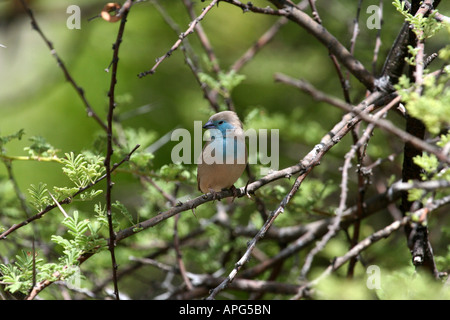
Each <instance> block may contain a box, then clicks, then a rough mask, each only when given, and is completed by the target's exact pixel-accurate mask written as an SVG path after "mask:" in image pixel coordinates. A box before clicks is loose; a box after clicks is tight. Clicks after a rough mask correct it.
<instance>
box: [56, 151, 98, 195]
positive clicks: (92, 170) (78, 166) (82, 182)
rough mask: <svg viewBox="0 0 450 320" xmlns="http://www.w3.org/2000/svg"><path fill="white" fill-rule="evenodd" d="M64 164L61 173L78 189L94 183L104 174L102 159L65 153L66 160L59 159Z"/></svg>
mask: <svg viewBox="0 0 450 320" xmlns="http://www.w3.org/2000/svg"><path fill="white" fill-rule="evenodd" d="M61 161H62V163H63V164H64V167H63V169H62V170H63V172H64V173H65V174H66V175H67V177H69V179H70V181H72V182H73V183H74V184H75V186H76V187H77V188H79V189H81V188H84V187H86V186H88V185H89V184H92V183H94V182H95V181H96V180H97V179H98V178H100V177H101V176H102V175H103V174H104V172H105V167H104V165H103V161H104V158H103V157H100V156H93V155H88V156H86V155H83V154H78V155H77V156H75V155H74V153H73V152H71V153H66V158H63V159H61Z"/></svg>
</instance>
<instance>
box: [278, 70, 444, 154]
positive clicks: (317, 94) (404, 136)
mask: <svg viewBox="0 0 450 320" xmlns="http://www.w3.org/2000/svg"><path fill="white" fill-rule="evenodd" d="M275 80H276V81H280V82H284V83H288V84H290V85H293V86H295V87H297V88H299V89H300V90H302V91H304V92H307V93H309V94H310V95H311V96H312V97H313V98H314V99H316V100H319V101H324V102H327V103H330V104H331V105H334V106H336V107H338V108H341V109H343V110H345V111H347V112H352V106H351V105H349V104H347V103H345V102H343V101H341V100H339V99H337V98H335V97H330V96H329V95H327V94H326V93H323V92H321V91H319V90H317V89H316V88H314V87H313V86H312V85H311V84H309V83H307V82H306V81H304V80H299V79H293V78H291V77H288V76H285V75H282V74H276V75H275ZM358 116H359V117H361V119H362V120H364V121H366V122H369V123H375V124H376V125H377V126H378V127H379V128H381V129H383V130H385V131H387V132H389V133H391V134H393V135H395V136H397V137H398V138H400V139H401V140H402V141H404V142H408V143H410V144H412V145H414V146H415V147H417V148H419V149H421V150H423V151H426V152H429V153H432V154H434V155H435V156H436V157H437V158H438V159H439V160H440V161H442V162H445V163H450V158H449V157H448V156H447V155H446V154H444V153H443V152H442V151H441V149H439V148H437V147H435V146H433V145H431V144H429V143H426V142H425V141H424V140H422V139H419V138H417V137H415V136H413V135H412V134H410V133H408V132H406V131H404V130H401V129H399V128H397V127H396V126H395V125H393V124H392V123H391V122H390V121H387V120H384V119H378V120H373V117H372V116H371V115H369V114H363V113H360V114H358Z"/></svg>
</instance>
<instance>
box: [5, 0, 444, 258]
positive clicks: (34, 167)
mask: <svg viewBox="0 0 450 320" xmlns="http://www.w3.org/2000/svg"><path fill="white" fill-rule="evenodd" d="M14 3H16V4H17V3H18V1H1V2H0V44H3V45H5V46H6V48H0V135H1V136H5V135H9V134H13V133H15V132H17V131H18V130H20V129H25V133H26V135H25V136H24V137H23V138H22V140H21V141H15V142H14V143H10V144H8V145H7V154H8V155H15V156H19V155H27V153H26V151H24V150H23V149H24V148H25V147H27V146H29V145H30V141H29V138H30V137H32V136H42V137H44V138H45V139H46V140H47V141H48V142H49V143H50V144H51V145H53V146H55V147H56V148H57V149H59V150H60V153H59V154H60V155H61V156H62V155H64V153H66V152H71V151H73V152H74V153H79V152H81V151H83V150H87V149H92V148H93V147H94V144H95V142H96V137H97V136H98V135H99V134H101V133H102V130H101V128H100V126H99V125H98V124H97V123H96V122H95V121H94V119H92V118H89V117H88V116H87V113H86V110H85V107H84V105H83V103H82V101H81V99H80V98H79V97H78V95H77V93H76V91H75V90H74V89H73V88H72V86H71V85H70V84H69V83H68V82H67V81H65V79H64V75H63V73H62V71H61V69H60V68H59V67H58V66H57V64H56V61H55V59H54V58H53V57H52V55H51V53H50V51H49V49H48V48H47V46H46V45H45V43H44V42H43V41H42V39H41V38H40V37H39V35H38V34H37V33H36V32H35V31H34V30H32V28H31V25H30V19H29V17H28V16H27V15H26V14H24V12H23V10H20V9H16V7H15V6H14V5H13V4H14ZM159 3H160V4H161V6H162V7H163V8H164V10H165V11H166V13H167V14H169V15H170V16H171V18H172V19H173V20H174V22H175V23H176V24H177V25H178V26H179V28H180V29H181V30H183V31H184V30H186V29H187V28H188V24H189V22H190V21H191V19H189V16H188V15H187V12H186V8H185V6H184V5H183V3H182V2H181V1H175V0H167V1H160V2H159ZM207 3H208V2H200V1H195V11H196V13H197V15H198V14H200V12H201V9H202V8H203V7H204V6H206V5H207ZM253 3H254V5H256V6H261V7H265V6H267V5H268V2H267V1H263V0H255V1H253ZM104 4H105V2H104V1H97V0H85V1H83V0H59V1H50V0H35V1H31V3H30V6H31V8H32V9H33V12H34V14H35V17H36V19H37V21H38V23H39V25H40V27H41V29H42V31H43V32H44V34H45V35H46V36H47V37H48V39H50V40H51V41H52V43H53V45H54V47H55V49H56V51H57V52H58V54H59V56H60V57H61V59H62V60H63V61H64V63H65V65H66V67H67V69H68V70H69V72H70V73H71V75H72V77H73V78H74V80H75V81H76V82H77V84H78V85H79V86H81V87H82V88H83V89H84V91H85V94H86V98H87V99H88V101H89V102H90V104H91V106H92V107H93V108H94V110H95V112H96V113H97V114H98V115H99V116H100V117H101V118H102V119H106V112H107V108H108V98H107V92H108V90H109V85H110V77H111V75H110V73H107V72H105V69H106V68H108V66H109V65H110V62H111V59H112V44H113V43H114V41H115V39H116V35H117V31H118V28H119V23H108V22H106V21H103V20H102V19H100V18H97V19H93V20H91V21H88V19H89V18H92V17H94V16H95V15H97V14H98V13H99V12H100V11H101V9H102V7H103V5H104ZM371 4H375V5H378V4H379V1H364V2H363V5H362V8H361V13H360V20H359V29H360V34H359V36H358V38H357V42H356V46H355V57H356V58H357V59H359V60H360V61H361V62H362V63H363V64H364V65H365V66H366V68H367V69H369V70H372V67H371V63H372V59H373V50H374V45H375V39H376V37H377V33H378V30H376V29H374V30H370V29H368V28H367V26H366V21H367V19H368V18H369V16H370V15H371V14H369V13H367V12H366V9H367V7H368V6H369V5H371ZM383 4H384V8H383V20H384V24H383V26H382V29H381V32H380V37H381V42H382V45H381V48H380V52H379V59H378V61H377V63H376V73H378V72H379V71H380V69H381V67H382V64H383V61H384V58H385V57H386V55H387V52H388V51H389V49H390V47H391V45H392V43H393V41H394V39H395V37H396V35H397V31H398V30H399V28H400V26H401V24H402V22H403V17H402V16H401V15H400V14H399V13H397V12H396V11H395V8H394V7H393V6H392V5H391V3H390V1H384V2H383ZM70 5H78V6H79V7H80V8H81V29H79V30H77V29H73V30H71V29H69V28H67V26H66V22H67V19H68V18H69V16H70V14H69V13H67V12H66V9H67V7H68V6H70ZM19 8H20V6H19ZM317 8H318V10H319V13H320V15H321V19H322V21H323V23H324V26H325V27H326V28H327V29H328V30H329V31H330V32H331V33H332V34H333V35H335V37H336V38H338V39H339V40H340V41H341V42H342V43H343V44H344V45H345V46H347V47H349V46H350V39H351V37H352V33H353V28H354V24H353V21H354V19H355V17H356V10H357V2H356V1H317ZM439 9H440V11H441V12H443V13H447V15H448V13H449V10H450V4H449V3H448V2H447V1H442V3H441V5H440V7H439ZM306 11H307V12H308V13H309V12H310V10H309V8H308V9H307V10H306ZM277 19H278V17H275V16H266V15H260V14H254V13H243V12H242V10H241V9H239V8H237V7H235V6H232V5H229V4H227V3H223V2H221V3H220V4H219V6H218V7H214V8H213V9H212V10H211V11H210V12H209V13H208V14H207V15H206V18H205V19H204V20H203V21H202V22H201V24H202V26H203V28H204V30H205V32H206V34H207V35H208V37H209V40H210V42H211V44H212V46H213V48H214V51H215V54H216V55H217V57H218V59H219V64H220V66H221V68H222V69H223V70H224V71H227V70H228V68H229V67H230V66H231V65H232V64H233V63H234V62H235V61H236V59H238V58H239V57H240V56H241V55H242V54H243V53H244V52H245V51H246V50H247V49H248V48H249V47H250V46H251V45H252V44H253V43H254V42H255V41H256V40H257V39H258V38H259V37H260V36H261V35H262V34H263V33H264V32H265V31H266V30H267V29H268V28H269V27H270V26H272V24H273V23H274V22H275V21H276V20H277ZM177 39H178V35H177V34H176V33H175V31H174V30H172V29H171V28H170V27H169V26H168V25H167V24H166V22H165V21H164V19H163V17H162V16H161V14H160V13H159V12H158V10H157V9H156V8H155V6H154V5H153V4H152V3H151V2H150V1H146V2H142V3H138V4H136V5H135V6H133V8H132V10H131V12H130V14H129V16H128V22H127V24H126V28H125V34H124V37H123V42H122V44H121V47H120V52H119V58H120V61H119V69H118V74H117V79H118V83H117V87H116V97H117V102H118V105H117V108H116V110H115V116H116V120H118V121H119V122H120V123H121V126H122V127H123V128H134V129H135V130H140V129H142V130H144V131H143V132H146V133H148V134H150V136H151V140H150V141H149V142H150V143H149V144H148V145H146V146H143V147H148V146H149V145H151V144H152V143H154V142H156V141H157V140H158V139H160V138H162V137H164V136H165V135H166V134H167V133H169V132H170V131H171V130H173V129H175V128H186V129H188V130H190V131H192V130H193V122H194V121H195V120H199V121H203V122H204V121H206V120H207V119H208V118H209V116H210V115H211V114H212V112H213V111H212V109H211V107H210V106H209V104H208V102H207V100H206V99H204V97H203V92H202V91H201V89H200V86H199V84H198V83H197V81H196V80H195V78H194V76H193V73H192V71H191V70H190V69H189V68H188V66H187V65H186V63H185V61H184V55H183V53H182V51H181V50H177V51H175V52H174V53H173V54H172V55H171V57H170V58H168V59H166V60H165V61H164V62H163V63H162V64H161V65H160V66H159V67H158V69H157V70H156V73H155V74H154V75H148V76H146V77H144V78H142V79H140V78H138V76H137V75H138V74H139V73H140V72H143V71H145V70H149V69H150V68H151V67H152V66H153V65H154V63H155V59H156V58H158V57H161V56H162V55H164V54H165V53H166V52H167V51H168V49H169V48H170V47H171V46H172V45H173V44H174V43H175V41H176V40H177ZM188 41H189V44H190V45H191V46H192V48H193V49H194V52H196V53H197V55H198V57H199V59H200V63H201V64H202V66H203V67H204V68H205V70H207V63H206V62H205V61H206V60H207V59H206V55H205V53H204V51H203V50H202V47H201V45H200V43H199V41H198V39H197V37H196V35H195V34H192V35H190V36H189V37H188ZM447 43H448V39H447V38H446V35H445V33H442V34H438V35H437V36H436V37H434V38H432V39H430V41H429V42H427V45H426V50H427V53H432V52H435V51H437V50H439V49H440V48H442V47H443V46H444V45H446V44H447ZM440 67H441V63H440V62H439V61H438V60H436V61H435V62H433V64H432V66H431V68H432V69H433V68H434V69H436V68H440ZM276 72H281V73H285V74H287V75H290V76H292V77H297V78H304V79H306V80H307V81H309V82H310V83H312V84H313V85H314V86H315V87H317V88H319V89H320V90H322V91H324V92H327V93H329V94H331V95H335V96H337V97H340V98H342V97H343V95H342V89H341V86H340V83H339V80H338V76H337V73H336V71H335V68H334V66H333V65H332V63H331V60H330V58H329V56H328V52H327V50H326V48H325V47H324V46H323V45H322V44H320V43H318V41H316V40H315V38H314V37H312V36H311V35H310V34H308V33H307V32H306V31H305V30H304V29H302V28H300V27H299V26H298V25H296V24H293V23H288V24H287V25H285V26H283V27H282V28H281V30H280V32H279V33H278V35H277V36H276V37H275V39H274V40H273V41H271V42H270V43H269V44H268V45H267V46H266V47H265V48H263V50H262V51H261V52H259V53H258V54H257V55H256V56H255V57H254V58H253V59H252V60H251V61H250V62H249V63H248V64H246V65H245V66H244V67H243V68H242V69H241V70H240V71H239V74H242V75H244V76H245V80H244V81H243V82H242V83H241V84H240V85H239V86H238V87H236V88H235V89H234V90H233V92H232V99H233V102H234V105H235V106H236V111H237V113H238V114H239V116H240V118H241V119H242V120H244V124H245V125H246V126H247V127H253V128H255V129H258V128H268V129H271V128H275V129H279V130H280V137H281V141H280V168H284V167H286V166H290V165H293V164H295V163H297V162H298V160H299V159H301V158H302V157H303V156H304V155H306V153H308V152H309V151H310V150H311V149H312V147H313V146H314V145H315V144H317V143H319V142H320V139H321V137H323V136H324V135H325V134H326V133H327V132H328V131H329V130H330V129H331V128H332V127H333V126H334V124H335V123H337V122H338V121H340V119H341V117H342V112H341V111H339V110H337V109H335V108H333V107H330V106H329V105H326V104H323V103H317V102H315V101H314V100H312V99H311V98H310V97H309V96H307V95H305V94H303V93H300V92H298V91H297V90H296V89H293V88H291V87H288V86H286V85H283V84H278V83H274V80H273V75H274V73H276ZM344 74H345V75H346V73H345V70H344ZM346 76H347V75H346ZM350 84H351V91H350V92H351V98H352V100H353V102H354V103H357V102H359V101H360V100H361V98H362V97H363V96H364V94H365V90H364V88H363V87H362V85H360V83H358V81H357V80H355V78H353V77H352V76H350ZM254 110H258V116H257V117H255V116H253V117H252V118H249V119H248V121H245V119H247V116H249V115H251V112H252V111H254ZM390 120H392V121H393V122H395V123H400V124H401V123H403V120H402V119H401V117H399V116H396V115H395V114H394V115H393V116H392V115H391V116H390ZM386 137H387V136H386V135H385V134H384V133H382V132H379V131H377V135H375V136H374V137H373V139H372V143H371V145H370V146H369V149H368V153H369V155H370V156H371V157H372V159H377V158H378V157H385V156H387V155H389V154H391V153H393V152H400V151H401V150H402V148H403V144H402V143H401V142H400V141H398V140H397V139H392V138H389V140H388V141H386V139H387V138H386ZM136 143H137V142H136ZM351 143H352V140H351V137H350V136H348V137H345V139H344V141H342V143H339V145H338V146H336V148H333V149H332V150H331V151H330V152H329V153H328V154H327V155H326V161H323V163H322V164H321V166H319V167H317V168H315V169H314V171H313V173H312V174H311V180H312V182H314V179H318V180H321V181H322V182H323V183H325V182H327V181H330V182H331V183H332V184H334V185H337V184H338V183H339V182H340V179H341V172H340V171H339V167H340V166H342V159H343V155H345V153H347V152H348V150H349V146H350V145H351ZM175 144H176V142H170V141H169V142H167V143H166V144H164V145H163V146H162V147H161V148H159V149H157V150H156V151H155V152H154V159H153V160H152V166H153V167H152V170H154V171H157V170H158V169H159V168H160V167H162V166H163V165H167V164H170V163H171V158H170V152H171V150H172V148H173V146H174V145H175ZM130 145H131V147H133V146H134V144H133V143H131V144H130ZM104 150H105V149H104ZM13 165H14V166H13V169H14V174H15V177H16V179H17V181H18V183H19V187H20V188H21V190H23V191H24V192H25V191H26V189H27V188H28V187H29V186H30V184H38V183H39V182H45V183H47V184H48V185H49V186H52V185H64V184H65V183H67V178H66V177H65V176H64V175H63V174H62V172H61V166H60V165H59V164H56V163H44V162H37V161H14V163H13ZM191 169H192V172H194V170H195V166H194V165H192V166H191ZM400 172H401V157H397V158H396V159H395V161H394V162H387V163H384V164H382V165H381V166H379V167H378V168H377V173H380V175H379V176H377V175H376V176H375V178H374V185H375V184H376V183H378V182H379V181H381V180H383V181H384V179H387V178H388V177H389V176H390V175H391V174H392V175H396V177H397V179H398V177H400ZM0 176H3V177H5V176H6V170H5V168H4V167H3V166H0ZM378 177H379V180H378ZM113 179H114V181H115V182H116V185H117V188H115V189H114V194H113V196H114V198H115V199H116V198H117V199H120V200H121V201H122V202H123V203H125V204H127V205H130V207H129V208H128V209H129V210H130V211H131V212H132V213H133V215H136V211H137V210H138V209H137V208H136V206H135V203H134V200H135V199H136V198H138V195H137V194H136V193H139V192H142V189H141V186H140V184H139V181H137V179H135V178H134V177H133V176H132V175H130V174H128V173H126V172H122V173H118V174H117V175H115V176H114V178H113ZM194 180H195V177H194V178H193V179H190V180H189V182H188V183H186V184H185V185H184V186H183V189H182V191H181V194H179V196H183V195H187V196H188V197H191V198H193V197H195V196H198V195H199V194H200V193H199V192H198V191H197V190H196V185H195V182H194ZM355 181H356V180H354V179H352V184H351V185H350V188H351V189H352V190H354V188H355V187H356V183H355ZM245 182H246V178H243V179H241V181H240V184H238V186H239V187H240V186H242V185H245ZM283 183H284V182H283ZM280 184H282V183H280ZM290 184H291V182H287V183H286V184H285V185H286V186H289V185H290ZM307 188H308V187H307V186H305V189H307ZM333 191H334V193H333ZM336 191H337V192H336ZM338 191H339V190H338V189H333V190H331V191H330V194H332V193H333V194H334V195H336V196H337V195H338V194H339V193H338ZM305 192H307V191H305ZM374 192H376V189H375V188H373V189H372V190H368V195H370V194H371V193H374ZM150 199H151V197H150ZM147 200H148V199H147ZM355 200H356V197H355V198H350V199H349V205H350V204H352V203H354V201H355ZM140 201H146V200H140ZM299 201H301V200H299ZM277 203H278V202H277V201H273V205H276V204H277ZM331 203H332V204H333V205H337V202H336V197H334V198H333V199H331ZM139 204H140V203H139ZM273 205H271V206H270V208H269V209H272V207H273ZM90 206H91V205H90ZM293 206H294V204H293ZM294 207H295V206H294ZM201 210H204V211H211V210H212V209H211V208H209V209H208V208H201ZM200 212H202V211H200ZM296 219H298V218H296ZM283 221H284V222H283ZM388 221H390V218H389V217H386V216H384V218H383V217H382V218H380V220H376V221H371V223H373V225H372V226H371V227H368V229H367V233H370V232H373V231H374V230H376V229H377V228H378V227H382V226H384V225H385V224H386V222H388ZM280 223H281V224H283V223H286V224H288V223H289V221H288V219H287V218H286V220H282V219H280ZM194 224H195V223H194ZM161 228H162V227H161ZM157 230H159V229H157ZM397 241H399V242H401V244H402V246H403V245H404V243H403V242H402V241H404V239H401V240H398V239H397ZM244 246H245V245H244ZM337 247H340V249H337V251H336V252H341V251H342V250H344V249H343V248H344V247H343V245H342V243H340V244H339V245H337ZM397 249H398V248H397ZM402 249H405V248H404V247H402ZM330 250H331V249H330ZM374 250H376V249H374ZM380 250H381V251H382V250H389V249H386V248H383V249H380ZM394 250H395V249H394ZM400 251H401V253H399V254H398V255H397V256H396V257H397V258H399V259H403V260H402V261H403V262H405V260H406V261H407V260H408V252H407V250H400ZM336 252H333V254H330V256H332V255H336ZM343 252H345V251H343ZM102 254H103V255H104V256H105V261H106V262H105V265H108V263H109V262H108V259H107V253H102ZM187 257H189V254H187ZM197 258H198V257H197ZM119 259H120V258H119ZM124 259H125V258H124ZM205 259H206V258H205ZM390 259H394V258H393V256H391V257H390Z"/></svg>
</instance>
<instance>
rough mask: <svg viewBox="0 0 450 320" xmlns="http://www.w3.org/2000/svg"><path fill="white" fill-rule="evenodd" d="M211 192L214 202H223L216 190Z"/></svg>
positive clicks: (210, 190)
mask: <svg viewBox="0 0 450 320" xmlns="http://www.w3.org/2000/svg"><path fill="white" fill-rule="evenodd" d="M209 192H210V193H211V194H212V196H213V202H214V201H216V200H219V201H220V200H221V198H220V197H219V195H218V194H217V192H216V191H215V190H213V189H209Z"/></svg>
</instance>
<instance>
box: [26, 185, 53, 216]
mask: <svg viewBox="0 0 450 320" xmlns="http://www.w3.org/2000/svg"><path fill="white" fill-rule="evenodd" d="M28 192H29V193H30V197H31V199H30V204H31V205H32V206H33V207H34V208H35V209H36V210H37V211H38V212H40V211H42V210H43V209H44V208H45V207H46V206H47V205H49V204H50V200H51V199H50V197H49V193H48V190H47V184H45V183H42V182H39V184H38V185H37V186H35V185H34V184H31V185H30V188H29V189H28Z"/></svg>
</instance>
